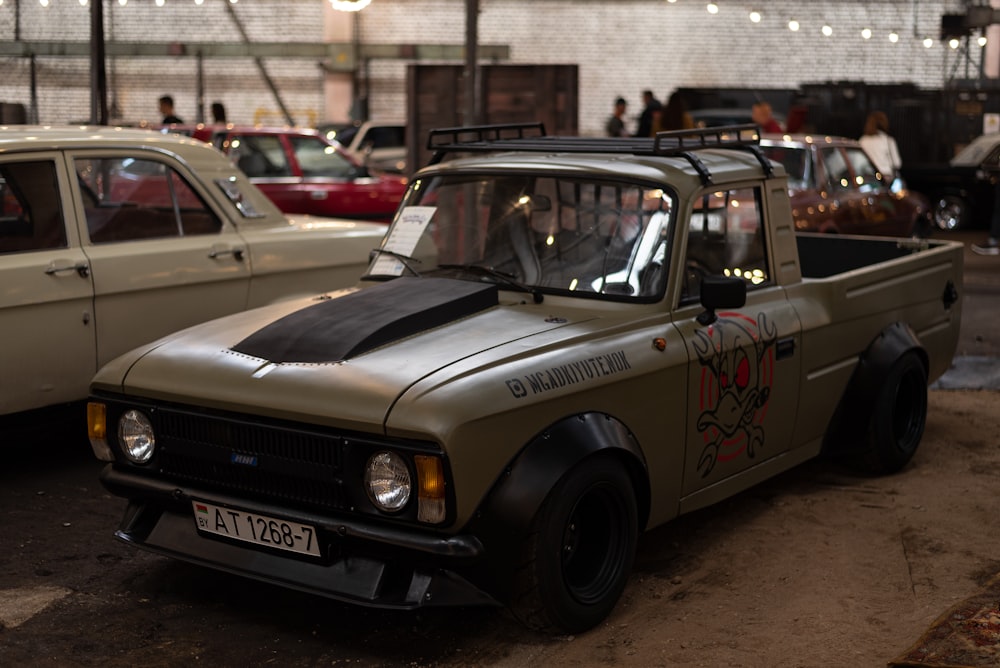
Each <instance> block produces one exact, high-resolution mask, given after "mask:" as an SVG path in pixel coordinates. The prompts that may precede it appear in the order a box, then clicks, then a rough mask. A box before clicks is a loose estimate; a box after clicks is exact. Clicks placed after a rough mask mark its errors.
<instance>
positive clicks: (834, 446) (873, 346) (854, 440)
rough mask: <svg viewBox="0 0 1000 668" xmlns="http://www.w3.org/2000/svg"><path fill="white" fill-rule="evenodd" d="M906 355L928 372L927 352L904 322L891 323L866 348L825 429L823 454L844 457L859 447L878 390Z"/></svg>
mask: <svg viewBox="0 0 1000 668" xmlns="http://www.w3.org/2000/svg"><path fill="white" fill-rule="evenodd" d="M910 351H914V352H915V353H916V354H917V355H918V357H919V358H920V361H921V363H923V365H924V369H925V370H926V369H928V368H929V364H930V362H929V360H928V357H927V351H926V350H925V349H924V347H923V345H922V344H921V343H920V339H919V338H917V335H916V333H915V332H914V331H913V329H912V328H910V326H909V325H907V324H906V323H904V322H894V323H892V324H891V325H889V326H888V327H886V328H885V329H883V330H882V331H881V332H879V334H878V336H876V337H875V339H874V340H873V341H872V342H871V343H870V344H868V347H867V348H866V349H865V351H864V352H863V353H862V354H861V356H860V357H859V359H858V365H857V366H856V367H855V368H854V373H853V374H852V375H851V379H850V381H849V382H848V383H847V387H846V388H845V389H844V394H843V396H841V398H840V402H839V403H838V404H837V409H836V410H835V411H834V414H833V418H832V419H831V421H830V425H829V426H828V427H827V430H826V436H825V438H824V442H823V450H824V452H825V453H827V454H832V455H841V454H848V453H853V452H856V451H857V449H858V447H859V446H861V447H863V443H864V435H865V432H866V430H867V428H868V424H869V423H870V422H871V419H872V412H873V409H874V406H875V399H876V397H877V395H878V393H879V390H880V389H881V387H882V384H883V383H884V382H885V379H886V376H887V375H888V373H889V370H890V369H891V368H892V366H893V364H895V363H896V360H898V359H899V358H900V357H902V356H903V355H905V354H906V353H908V352H910Z"/></svg>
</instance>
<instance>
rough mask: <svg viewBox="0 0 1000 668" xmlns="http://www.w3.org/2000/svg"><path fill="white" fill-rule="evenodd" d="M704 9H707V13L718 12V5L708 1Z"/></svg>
mask: <svg viewBox="0 0 1000 668" xmlns="http://www.w3.org/2000/svg"><path fill="white" fill-rule="evenodd" d="M705 9H707V10H708V13H709V14H718V13H719V6H718V5H717V4H715V3H714V2H710V3H708V5H707V6H706V7H705Z"/></svg>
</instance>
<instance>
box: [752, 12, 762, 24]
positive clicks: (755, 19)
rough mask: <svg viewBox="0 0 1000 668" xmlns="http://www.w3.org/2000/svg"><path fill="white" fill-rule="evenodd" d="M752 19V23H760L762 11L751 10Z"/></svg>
mask: <svg viewBox="0 0 1000 668" xmlns="http://www.w3.org/2000/svg"><path fill="white" fill-rule="evenodd" d="M750 21H751V22H752V23H760V12H758V11H754V10H751V11H750Z"/></svg>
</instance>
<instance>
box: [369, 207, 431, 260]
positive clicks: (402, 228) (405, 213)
mask: <svg viewBox="0 0 1000 668" xmlns="http://www.w3.org/2000/svg"><path fill="white" fill-rule="evenodd" d="M435 211H437V207H434V206H408V207H405V208H404V209H403V210H402V211H400V212H399V216H397V218H396V222H395V223H393V226H392V230H391V231H390V232H389V238H388V239H386V240H385V244H384V245H383V246H382V248H383V249H384V250H387V251H392V252H393V253H399V254H400V255H406V256H410V255H413V251H414V249H416V247H417V242H418V241H420V237H421V235H422V234H423V233H424V230H425V229H427V224H428V223H430V222H431V218H432V217H433V216H434V212H435ZM403 269H405V266H404V265H403V263H402V261H400V260H398V259H397V258H394V257H393V256H392V255H389V254H388V253H381V254H379V256H378V257H377V258H375V263H374V264H373V265H372V268H371V270H370V271H369V272H368V273H369V274H372V275H376V276H401V275H402V273H403Z"/></svg>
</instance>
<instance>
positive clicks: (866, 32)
mask: <svg viewBox="0 0 1000 668" xmlns="http://www.w3.org/2000/svg"><path fill="white" fill-rule="evenodd" d="M861 37H862V38H864V39H871V38H872V29H871V28H863V29H862V30H861Z"/></svg>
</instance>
